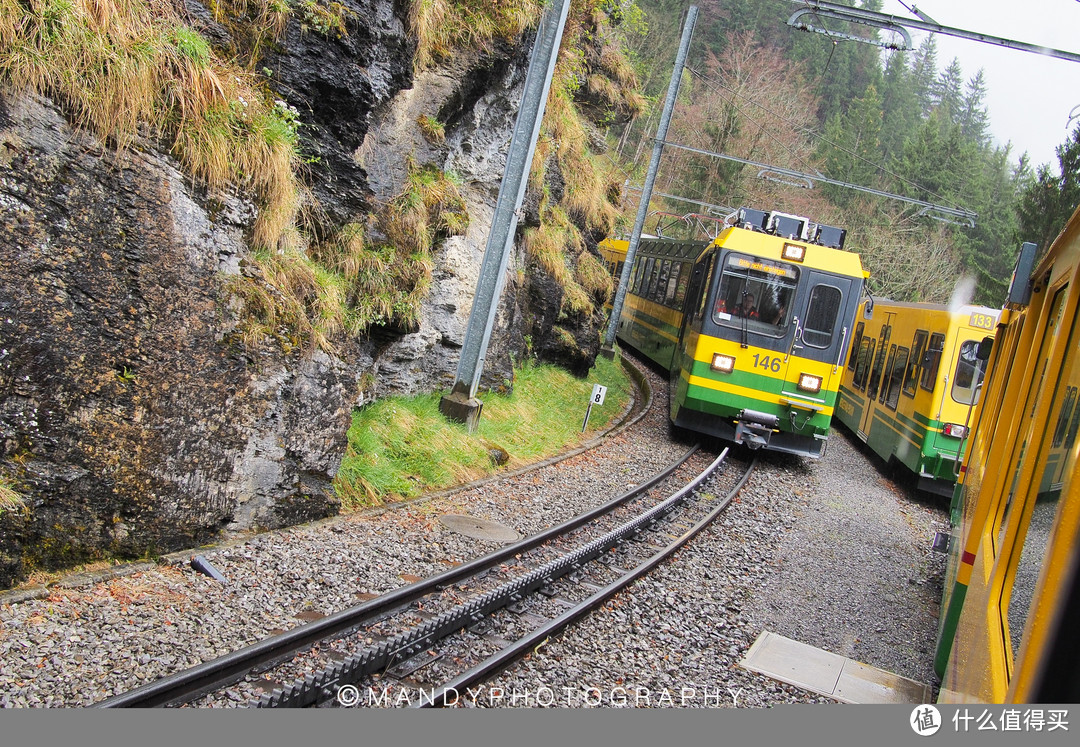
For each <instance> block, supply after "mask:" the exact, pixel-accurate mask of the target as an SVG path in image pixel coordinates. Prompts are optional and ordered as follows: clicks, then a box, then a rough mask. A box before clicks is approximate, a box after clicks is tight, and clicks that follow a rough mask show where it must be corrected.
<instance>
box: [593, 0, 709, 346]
mask: <svg viewBox="0 0 1080 747" xmlns="http://www.w3.org/2000/svg"><path fill="white" fill-rule="evenodd" d="M697 16H698V9H697V6H696V5H691V6H690V7H689V8H688V9H687V11H686V21H684V22H683V32H682V41H681V42H680V43H679V52H678V54H677V55H676V56H675V69H674V70H672V71H671V82H670V83H669V84H668V92H667V99H666V100H665V101H664V111H663V113H662V114H661V115H660V126H659V127H657V129H656V140H655V141H654V143H653V153H652V160H651V161H649V171H648V173H647V174H646V175H645V185H644V186H643V187H642V188H641V201H640V202H639V203H638V211H637V218H635V220H634V230H633V232H632V233H631V234H630V245H629V246H628V247H627V249H626V261H625V263H624V264H623V269H622V274H621V275H620V276H619V290H618V291H616V292H615V301H614V303H613V304H612V307H611V319H610V320H609V321H608V328H607V334H606V335H605V336H604V346H603V348H602V349H601V351H600V352H601V353H603V354H604V355H605V356H607V357H608V358H614V357H615V331H616V330H617V329H618V326H619V316H621V315H622V307H623V302H624V301H625V300H626V286H627V285H628V284H629V283H630V271H631V270H632V269H633V266H634V257H636V256H637V249H638V244H640V243H641V231H642V229H643V228H644V227H645V218H646V216H647V215H648V214H649V200H651V199H652V189H653V183H654V182H655V181H656V172H657V170H658V169H659V168H660V156H661V155H663V153H664V139H665V138H666V137H667V130H668V125H669V124H671V112H672V111H673V110H674V109H675V99H676V98H678V95H679V83H680V82H681V81H682V74H683V67H685V65H686V55H687V51H688V50H689V49H690V38H691V37H692V36H693V35H694V24H695V23H697Z"/></svg>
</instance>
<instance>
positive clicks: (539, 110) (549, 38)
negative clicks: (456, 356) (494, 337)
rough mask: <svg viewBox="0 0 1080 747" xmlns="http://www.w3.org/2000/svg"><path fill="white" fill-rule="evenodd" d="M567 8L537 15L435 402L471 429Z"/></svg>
mask: <svg viewBox="0 0 1080 747" xmlns="http://www.w3.org/2000/svg"><path fill="white" fill-rule="evenodd" d="M569 10H570V0H554V2H553V3H552V4H551V5H550V6H549V7H548V9H547V10H545V11H544V15H543V17H542V18H541V19H540V28H539V29H538V30H537V32H536V43H535V44H534V45H533V52H532V59H531V60H530V61H529V72H528V73H527V74H526V76H525V91H524V93H523V94H522V97H521V106H520V108H519V109H518V116H517V121H516V122H515V124H514V134H513V136H512V137H511V139H510V151H509V153H508V154H507V157H506V171H505V172H504V174H503V180H502V184H501V185H500V186H499V197H498V199H497V200H496V202H495V214H494V216H493V217H492V221H491V233H490V234H488V241H487V246H486V248H485V249H484V259H483V262H482V263H481V265H480V277H479V279H478V280H477V282H476V295H475V296H474V297H473V306H472V311H470V312H469V323H468V326H467V327H466V329H465V340H464V342H463V343H462V346H461V358H460V360H459V361H458V368H457V377H456V380H455V381H454V388H453V389H452V390H451V392H450V394H449V395H446V396H444V397H443V398H442V400H441V401H440V402H439V411H440V412H442V413H443V414H444V415H445V416H446V417H448V418H450V419H451V420H454V421H457V422H459V423H465V424H466V425H468V427H469V430H470V431H472V430H474V429H475V427H476V422H477V421H478V420H479V419H480V410H481V408H482V407H483V403H482V402H480V401H479V400H477V399H476V390H477V388H478V387H479V386H480V374H481V373H483V370H484V358H485V356H486V355H487V348H488V343H490V342H491V330H492V327H494V325H495V312H496V311H497V310H498V306H499V296H500V295H501V294H502V289H503V285H504V284H505V282H506V268H507V266H508V265H509V263H510V251H511V249H512V248H513V246H514V231H515V229H516V228H517V221H518V211H519V210H520V208H521V203H522V200H523V199H524V197H525V187H526V186H527V185H528V176H529V166H530V164H531V163H532V159H533V153H534V152H535V151H536V140H537V138H538V137H539V135H540V123H541V121H542V120H543V118H544V107H545V105H546V104H547V97H548V89H550V88H551V79H552V76H553V73H554V71H555V62H556V60H557V59H558V56H559V44H560V42H561V41H562V34H563V28H565V26H566V17H567V14H568V12H569Z"/></svg>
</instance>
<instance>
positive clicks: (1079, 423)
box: [1065, 397, 1080, 449]
mask: <svg viewBox="0 0 1080 747" xmlns="http://www.w3.org/2000/svg"><path fill="white" fill-rule="evenodd" d="M1074 399H1075V397H1074ZM1077 430H1080V407H1077V408H1075V409H1074V410H1073V416H1072V420H1071V421H1070V422H1069V430H1068V431H1066V433H1065V448H1066V449H1071V448H1072V447H1073V444H1074V443H1076V431H1077Z"/></svg>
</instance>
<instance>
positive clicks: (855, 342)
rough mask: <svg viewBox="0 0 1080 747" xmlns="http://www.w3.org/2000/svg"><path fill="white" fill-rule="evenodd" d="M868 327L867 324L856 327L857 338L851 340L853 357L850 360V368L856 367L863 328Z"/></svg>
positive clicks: (848, 363) (861, 323)
mask: <svg viewBox="0 0 1080 747" xmlns="http://www.w3.org/2000/svg"><path fill="white" fill-rule="evenodd" d="M865 326H866V323H865V322H859V324H858V325H857V326H856V327H855V337H854V338H853V339H852V340H851V357H850V358H848V362H847V365H848V368H851V367H852V366H854V365H855V359H856V357H857V356H858V355H859V346H860V345H861V344H862V335H863V328H864V327H865Z"/></svg>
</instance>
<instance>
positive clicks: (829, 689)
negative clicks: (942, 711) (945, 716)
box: [740, 630, 932, 703]
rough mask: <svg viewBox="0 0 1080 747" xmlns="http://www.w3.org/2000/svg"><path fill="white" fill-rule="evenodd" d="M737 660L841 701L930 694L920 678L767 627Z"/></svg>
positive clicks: (923, 699) (909, 699) (915, 698)
mask: <svg viewBox="0 0 1080 747" xmlns="http://www.w3.org/2000/svg"><path fill="white" fill-rule="evenodd" d="M740 664H741V666H742V667H743V668H744V669H749V670H750V671H752V672H758V673H760V674H764V675H765V676H767V677H772V678H773V679H776V680H780V681H781V682H786V683H788V684H789V685H795V686H796V687H801V688H803V689H804V690H809V691H810V692H815V693H818V694H820V695H824V696H826V697H829V698H834V699H836V700H839V701H840V702H842V703H927V702H929V700H928V699H929V698H930V695H931V692H932V690H931V689H930V688H929V687H928V686H927V685H925V684H923V683H921V682H916V681H915V680H912V679H908V678H907V677H901V676H900V675H897V674H893V673H892V672H886V671H885V670H883V669H878V668H877V667H872V666H870V665H868V664H864V663H862V662H858V661H854V660H852V659H848V658H847V657H844V656H840V655H839V654H834V653H831V652H829V651H825V650H823V649H820V648H815V647H814V646H810V645H807V644H805V643H800V642H799V641H795V640H792V639H791V638H785V637H784V636H782V635H777V634H776V633H772V632H769V631H767V630H766V631H763V632H762V633H761V635H759V636H758V637H757V640H756V641H754V644H753V645H752V646H751V647H750V650H749V651H747V652H746V657H745V658H744V659H743V660H742V662H740Z"/></svg>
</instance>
